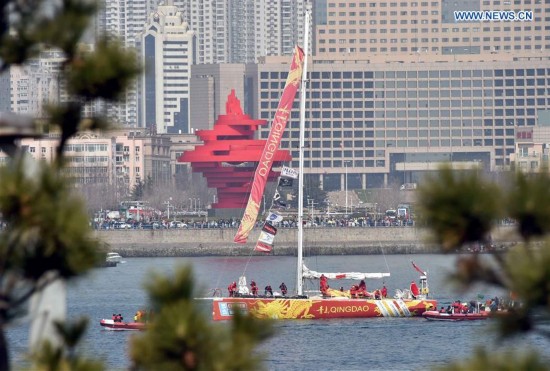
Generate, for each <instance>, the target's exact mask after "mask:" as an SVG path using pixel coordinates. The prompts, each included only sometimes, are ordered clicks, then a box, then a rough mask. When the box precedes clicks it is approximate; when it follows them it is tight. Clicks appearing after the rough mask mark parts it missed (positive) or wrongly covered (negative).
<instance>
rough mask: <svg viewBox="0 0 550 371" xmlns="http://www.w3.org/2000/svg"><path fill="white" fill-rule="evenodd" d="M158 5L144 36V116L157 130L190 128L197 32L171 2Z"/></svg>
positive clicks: (142, 97) (149, 126)
mask: <svg viewBox="0 0 550 371" xmlns="http://www.w3.org/2000/svg"><path fill="white" fill-rule="evenodd" d="M171 3H172V1H170V0H169V1H168V4H169V5H162V6H159V7H158V8H157V9H156V10H155V11H154V12H153V13H152V14H151V15H150V16H149V20H148V22H147V24H146V26H145V30H144V32H143V34H142V36H141V40H142V41H141V58H142V65H143V66H144V69H145V72H144V73H143V75H142V79H141V91H142V92H143V93H142V94H141V99H140V100H141V106H140V109H141V112H142V114H141V118H142V121H143V123H144V126H145V127H146V128H149V129H151V131H152V132H155V133H159V134H160V133H172V134H177V133H180V134H183V133H188V132H189V130H190V129H189V78H190V73H191V65H192V64H193V63H194V55H195V33H194V32H193V31H191V30H190V29H189V26H188V24H187V22H185V21H184V20H183V14H182V13H181V12H180V11H179V10H178V8H177V7H175V6H174V5H171Z"/></svg>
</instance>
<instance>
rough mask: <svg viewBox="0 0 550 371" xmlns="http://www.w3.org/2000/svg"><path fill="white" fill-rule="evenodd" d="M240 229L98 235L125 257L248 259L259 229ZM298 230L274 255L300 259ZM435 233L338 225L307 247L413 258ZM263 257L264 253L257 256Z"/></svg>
mask: <svg viewBox="0 0 550 371" xmlns="http://www.w3.org/2000/svg"><path fill="white" fill-rule="evenodd" d="M236 231H237V230H236V229H233V228H219V229H153V230H107V231H96V232H95V235H96V237H98V238H99V239H101V240H102V241H104V242H106V243H107V244H108V245H109V246H110V248H111V249H112V250H114V251H117V252H118V253H120V254H121V255H122V256H125V257H154V256H165V257H177V256H227V255H235V256H241V255H242V256H248V255H250V254H251V251H253V249H254V245H255V243H256V240H257V238H258V235H259V233H260V230H259V229H254V230H253V231H252V233H251V234H250V237H249V242H248V243H246V244H244V245H237V244H235V243H233V237H234V236H235V233H236ZM297 234H298V231H297V230H296V229H284V228H281V229H279V230H278V232H277V236H276V237H275V245H274V249H273V251H272V254H273V255H295V254H296V241H297ZM491 237H492V239H493V243H494V244H495V245H496V246H497V247H498V248H503V247H507V246H509V245H511V244H515V243H517V242H518V241H520V238H519V237H518V236H517V234H516V233H515V229H514V227H513V226H503V227H498V228H496V229H495V230H494V231H493V234H492V236H491ZM430 240H431V239H430V235H429V234H428V232H427V231H426V230H424V229H421V228H415V227H378V228H360V227H349V228H345V227H333V228H322V227H315V228H306V229H304V247H306V248H307V251H308V252H309V253H311V254H316V255H355V254H357V255H365V254H380V253H384V254H414V253H429V252H437V251H438V249H437V246H436V245H435V244H434V243H432V242H430ZM255 254H258V255H263V253H255Z"/></svg>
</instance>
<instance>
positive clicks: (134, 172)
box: [0, 129, 196, 199]
mask: <svg viewBox="0 0 550 371" xmlns="http://www.w3.org/2000/svg"><path fill="white" fill-rule="evenodd" d="M193 138H194V136H193V137H192V138H191V137H190V138H182V137H181V136H179V139H177V140H176V139H172V138H171V137H170V136H168V135H151V134H149V133H148V132H147V131H146V130H144V129H141V130H138V129H124V130H122V129H121V130H113V131H109V132H104V133H87V132H84V133H80V134H78V135H77V136H75V137H74V138H71V139H69V141H68V142H67V146H66V148H65V156H66V159H67V163H66V167H65V170H64V171H66V173H67V174H68V175H69V176H71V178H73V180H74V182H75V184H76V186H83V185H90V184H93V185H110V186H113V187H115V188H116V190H117V193H118V197H119V199H122V198H124V197H126V196H128V194H129V192H130V191H131V189H132V188H133V187H134V186H135V185H136V184H138V183H140V182H146V181H150V182H152V184H153V185H155V186H163V185H167V184H171V183H172V182H173V174H174V171H175V158H176V153H171V147H172V144H171V143H172V141H173V140H174V141H175V142H178V143H179V144H178V145H174V149H176V148H179V153H181V152H182V151H183V150H184V149H189V147H185V146H184V144H183V143H196V142H193ZM58 144H59V134H50V135H48V136H45V137H43V138H39V139H22V140H21V144H20V147H21V149H22V150H23V151H24V152H25V153H27V154H28V155H29V156H30V157H31V158H33V159H35V160H43V161H47V162H50V161H52V160H53V159H54V158H55V155H56V148H57V146H58ZM6 161H7V154H5V153H3V152H0V164H3V163H5V162H6ZM182 166H184V165H182ZM179 171H183V170H182V169H179Z"/></svg>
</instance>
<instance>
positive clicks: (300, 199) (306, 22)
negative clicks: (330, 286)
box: [296, 10, 311, 295]
mask: <svg viewBox="0 0 550 371" xmlns="http://www.w3.org/2000/svg"><path fill="white" fill-rule="evenodd" d="M310 22H311V12H310V11H309V10H306V13H305V20H304V65H303V69H302V84H301V85H300V148H299V151H298V153H299V162H298V164H299V165H298V169H299V171H298V251H297V255H298V262H297V269H296V291H297V294H298V295H302V294H303V285H304V279H303V277H302V269H303V240H304V238H303V236H304V223H303V216H304V146H305V131H306V130H305V128H306V84H307V57H308V54H309V50H308V48H309V24H310Z"/></svg>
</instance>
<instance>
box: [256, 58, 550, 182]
mask: <svg viewBox="0 0 550 371" xmlns="http://www.w3.org/2000/svg"><path fill="white" fill-rule="evenodd" d="M454 57H455V56H449V57H447V61H446V62H442V61H435V60H433V61H430V60H422V62H420V63H385V61H384V60H380V61H379V62H378V61H375V60H372V59H371V60H369V61H360V60H341V61H335V60H334V59H333V58H332V59H330V60H322V59H320V60H319V59H316V60H314V61H313V64H312V66H311V68H310V71H311V72H310V75H309V79H310V81H309V88H308V102H307V103H306V104H307V107H308V114H307V120H306V125H307V126H308V133H307V137H306V142H307V147H308V149H307V150H306V153H305V156H306V158H305V166H306V168H309V170H308V171H309V173H310V174H315V175H316V176H318V177H319V178H320V180H321V182H322V184H323V187H324V189H325V190H336V189H343V188H344V174H345V173H346V170H347V173H348V184H349V187H350V188H363V189H365V188H372V187H387V186H389V185H392V184H396V185H400V184H404V183H417V182H419V181H420V180H421V179H422V178H423V176H424V175H425V174H426V173H428V172H430V171H433V170H436V169H437V168H438V165H440V164H441V163H443V162H452V163H453V164H455V165H458V166H460V167H470V168H471V167H474V166H475V167H478V166H481V167H482V168H483V169H484V170H485V171H495V170H497V169H499V170H500V169H507V168H508V166H509V161H510V159H509V155H510V154H512V153H514V152H515V131H516V128H521V127H525V126H527V127H533V126H534V125H535V124H536V120H537V114H540V113H541V112H543V111H547V110H550V84H549V83H550V68H548V57H547V56H546V57H541V56H532V55H531V56H525V59H523V58H518V57H519V56H518V55H515V56H506V55H500V56H498V58H497V57H496V56H493V55H485V56H483V55H481V56H475V55H467V56H462V57H461V58H458V60H456V61H455V60H454ZM439 58H441V57H439ZM257 68H258V71H257V73H253V75H256V76H257V77H258V91H257V96H258V103H257V105H255V107H256V109H257V112H258V117H259V118H262V119H268V120H270V119H271V118H272V117H273V115H274V113H275V111H276V106H277V102H278V96H275V95H276V92H277V91H279V92H280V86H281V84H283V83H284V79H285V78H286V73H285V72H284V71H285V69H286V66H285V65H282V64H280V63H275V64H272V63H271V62H266V63H265V64H259V65H257ZM295 108H296V109H295V110H294V111H293V112H292V121H291V122H290V126H289V129H288V132H287V135H285V140H284V141H283V148H289V149H291V150H292V152H293V159H296V160H294V161H293V166H297V162H296V161H297V146H298V126H297V125H298V109H297V106H296V107H295ZM261 135H262V137H263V138H266V137H267V132H266V131H265V130H263V129H262V133H261ZM346 168H347V169H346Z"/></svg>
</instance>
